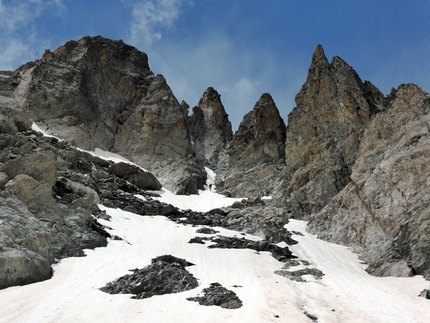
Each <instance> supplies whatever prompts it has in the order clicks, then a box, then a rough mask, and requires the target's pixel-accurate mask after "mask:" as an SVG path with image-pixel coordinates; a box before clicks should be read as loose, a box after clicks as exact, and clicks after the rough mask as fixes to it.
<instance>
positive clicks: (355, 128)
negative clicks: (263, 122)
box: [277, 46, 384, 217]
mask: <svg viewBox="0 0 430 323" xmlns="http://www.w3.org/2000/svg"><path fill="white" fill-rule="evenodd" d="M383 99H384V96H383V95H382V93H380V91H379V90H377V89H376V88H375V87H374V86H373V85H372V84H371V83H370V82H365V83H364V82H362V81H361V79H360V78H359V76H358V75H357V73H356V72H355V71H354V69H353V68H352V67H351V66H349V65H348V64H346V63H345V62H344V61H343V60H342V59H341V58H339V57H334V58H333V61H332V62H331V63H329V62H328V60H327V58H326V57H325V54H324V51H323V49H322V47H321V46H318V47H317V48H316V50H315V52H314V54H313V56H312V63H311V66H310V68H309V73H308V77H307V79H306V82H305V83H304V84H303V86H302V88H301V90H300V92H299V93H298V94H297V96H296V103H297V107H296V108H295V109H294V110H293V111H292V112H291V113H290V115H289V116H288V129H287V135H286V143H285V151H286V152H285V156H286V163H285V164H286V177H287V179H288V181H287V183H286V184H285V186H284V190H283V191H281V192H279V194H278V195H277V198H278V199H280V200H282V201H283V202H284V203H286V204H287V205H288V208H289V209H290V212H291V213H292V214H295V215H296V216H299V217H304V216H307V215H309V214H312V213H315V212H318V211H319V210H321V209H322V208H323V207H324V206H325V205H326V204H327V203H328V202H329V201H330V199H331V198H332V197H333V196H335V195H336V194H337V193H338V192H339V191H340V190H341V189H342V188H343V187H345V186H346V185H347V184H348V182H349V175H350V174H351V168H352V165H353V164H354V162H355V160H356V157H357V152H358V145H359V141H360V137H361V134H362V130H363V128H364V127H365V126H366V124H367V123H368V122H369V120H370V119H371V118H372V117H373V115H374V114H375V113H377V112H378V111H380V110H383V109H384V106H383Z"/></svg>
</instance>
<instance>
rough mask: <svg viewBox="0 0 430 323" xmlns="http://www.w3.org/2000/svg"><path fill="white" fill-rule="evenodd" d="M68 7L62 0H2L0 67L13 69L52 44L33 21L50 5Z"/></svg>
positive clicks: (50, 6)
mask: <svg viewBox="0 0 430 323" xmlns="http://www.w3.org/2000/svg"><path fill="white" fill-rule="evenodd" d="M52 7H56V8H57V9H58V10H60V11H63V10H64V8H65V7H64V4H63V1H62V0H49V1H47V0H15V1H13V2H8V3H7V4H6V3H5V2H4V1H2V0H0V43H1V44H2V46H1V48H0V69H3V70H4V69H13V68H16V67H17V65H19V64H22V62H25V61H26V60H29V59H32V58H33V57H34V56H35V51H42V50H43V49H44V48H47V47H48V46H49V43H48V41H47V40H41V38H39V37H38V35H37V30H36V28H35V27H34V24H33V22H34V21H35V19H37V18H38V17H40V16H41V14H42V13H43V12H44V11H45V10H47V9H48V8H52Z"/></svg>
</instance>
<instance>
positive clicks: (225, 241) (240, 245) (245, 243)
mask: <svg viewBox="0 0 430 323" xmlns="http://www.w3.org/2000/svg"><path fill="white" fill-rule="evenodd" d="M210 241H212V242H215V244H211V245H210V246H208V248H211V249H212V248H222V249H252V250H255V251H257V252H260V251H268V252H270V253H271V254H272V256H273V257H274V258H275V259H276V260H278V261H281V262H283V261H287V260H288V259H291V258H296V256H294V255H293V254H292V252H291V251H290V249H289V248H288V247H284V248H281V247H279V246H277V245H276V244H273V243H270V242H268V241H264V240H263V241H252V240H247V239H245V238H242V239H239V238H235V237H224V236H216V237H212V238H210ZM296 243H297V242H296Z"/></svg>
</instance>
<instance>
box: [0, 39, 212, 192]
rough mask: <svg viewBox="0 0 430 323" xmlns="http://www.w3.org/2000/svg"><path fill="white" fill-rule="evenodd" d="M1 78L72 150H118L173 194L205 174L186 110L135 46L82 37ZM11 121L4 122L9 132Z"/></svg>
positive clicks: (192, 187)
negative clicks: (196, 161) (191, 135)
mask: <svg viewBox="0 0 430 323" xmlns="http://www.w3.org/2000/svg"><path fill="white" fill-rule="evenodd" d="M4 79H5V81H4V82H6V81H7V80H9V79H10V80H9V82H8V84H7V85H8V86H5V87H6V89H5V94H9V95H10V94H11V93H12V94H13V95H12V98H11V100H12V101H13V103H14V106H18V107H20V110H21V111H26V117H27V118H28V119H29V120H31V121H34V122H36V123H37V124H38V125H39V126H40V127H41V128H42V129H45V130H46V131H47V132H49V133H51V134H55V135H57V136H59V137H60V138H64V139H66V140H68V141H69V142H70V143H72V144H73V145H75V146H77V147H79V148H83V149H89V150H94V149H95V148H100V149H103V150H107V151H112V152H115V153H118V154H121V155H122V156H124V157H126V158H128V159H130V160H132V161H133V162H135V163H137V164H139V165H140V166H142V167H146V168H147V169H149V170H150V171H151V172H153V173H154V174H155V175H156V176H158V175H159V179H160V180H161V181H162V182H163V184H164V185H165V186H166V187H168V188H170V189H172V190H173V191H175V192H177V193H196V192H197V188H202V187H203V183H204V182H205V178H206V173H205V172H204V169H203V167H202V166H200V165H199V164H197V163H195V162H194V156H195V150H194V147H193V146H192V143H191V139H190V136H189V131H188V127H187V124H186V121H187V120H186V118H187V115H186V114H185V113H184V111H183V109H182V107H181V106H180V104H179V103H178V101H177V100H176V98H175V96H174V95H173V93H172V91H171V89H170V87H169V86H168V85H167V83H166V80H165V79H164V77H163V76H162V75H156V76H155V75H154V74H153V73H152V71H151V70H150V68H149V65H148V57H147V55H146V54H145V53H142V52H140V51H138V50H137V49H136V48H134V47H132V46H129V45H126V44H124V43H123V42H122V41H114V40H109V39H105V38H102V37H99V36H98V37H84V38H82V39H80V40H79V41H69V42H67V43H65V44H64V45H62V46H60V47H58V48H57V49H55V50H54V51H53V52H51V51H49V50H47V51H46V52H45V54H44V55H43V57H42V58H41V59H39V60H37V61H35V62H31V63H27V64H25V65H23V66H21V67H20V68H19V69H18V70H17V71H15V74H14V75H13V76H5V77H4ZM9 88H14V89H13V91H12V89H9ZM0 102H1V100H0ZM0 125H1V122H0ZM13 126H14V125H13V124H6V123H3V128H5V129H8V130H9V131H12V132H13V131H15V129H14V127H13ZM166 172H169V173H171V174H170V176H171V178H169V180H167V179H165V178H164V177H163V176H162V174H165V173H166Z"/></svg>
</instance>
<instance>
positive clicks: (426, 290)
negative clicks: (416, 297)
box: [420, 289, 430, 299]
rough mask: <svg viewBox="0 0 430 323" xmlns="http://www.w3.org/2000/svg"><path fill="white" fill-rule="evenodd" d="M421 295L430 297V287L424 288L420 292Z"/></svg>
mask: <svg viewBox="0 0 430 323" xmlns="http://www.w3.org/2000/svg"><path fill="white" fill-rule="evenodd" d="M420 297H424V298H426V299H430V289H424V290H423V291H422V292H421V293H420Z"/></svg>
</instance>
